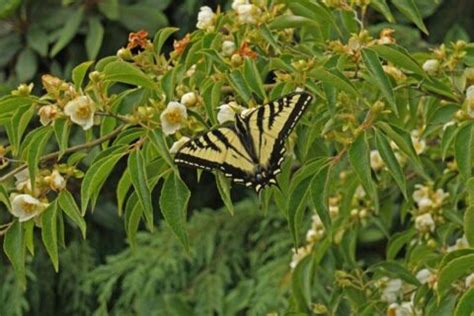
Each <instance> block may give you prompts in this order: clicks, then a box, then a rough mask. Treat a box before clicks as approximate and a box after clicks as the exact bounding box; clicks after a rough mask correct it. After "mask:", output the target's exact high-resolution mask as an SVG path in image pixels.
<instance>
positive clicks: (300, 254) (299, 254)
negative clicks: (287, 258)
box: [290, 245, 312, 269]
mask: <svg viewBox="0 0 474 316" xmlns="http://www.w3.org/2000/svg"><path fill="white" fill-rule="evenodd" d="M311 249H312V246H311V245H307V246H305V247H299V248H298V250H295V248H293V249H292V250H293V257H292V258H291V262H290V268H291V269H294V268H296V266H297V265H298V263H299V262H300V261H301V260H302V259H303V258H304V257H306V256H307V255H309V254H310V253H311Z"/></svg>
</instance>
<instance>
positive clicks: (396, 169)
mask: <svg viewBox="0 0 474 316" xmlns="http://www.w3.org/2000/svg"><path fill="white" fill-rule="evenodd" d="M375 142H376V144H377V149H378V151H379V153H380V156H381V157H382V160H383V161H384V163H385V165H386V166H387V168H388V171H389V172H390V174H391V175H392V177H393V179H394V180H395V182H396V183H397V185H398V186H399V187H400V190H401V191H402V194H403V196H404V197H405V199H407V200H408V193H407V185H406V180H405V174H404V173H403V170H402V167H401V166H400V164H399V163H398V160H397V157H396V156H395V154H394V153H393V150H392V147H390V143H389V142H388V139H387V137H386V136H385V135H384V134H382V133H380V132H378V131H375Z"/></svg>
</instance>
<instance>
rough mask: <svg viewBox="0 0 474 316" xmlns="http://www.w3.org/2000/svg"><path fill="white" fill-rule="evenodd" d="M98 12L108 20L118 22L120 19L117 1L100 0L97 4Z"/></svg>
mask: <svg viewBox="0 0 474 316" xmlns="http://www.w3.org/2000/svg"><path fill="white" fill-rule="evenodd" d="M97 7H98V8H99V11H100V12H101V13H102V14H103V15H105V16H106V17H107V19H109V20H113V21H115V20H118V19H119V17H120V4H119V0H101V1H99V3H98V4H97Z"/></svg>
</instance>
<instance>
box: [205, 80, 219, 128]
mask: <svg viewBox="0 0 474 316" xmlns="http://www.w3.org/2000/svg"><path fill="white" fill-rule="evenodd" d="M223 85H224V81H219V82H216V83H212V84H209V85H208V86H207V87H206V88H205V89H204V91H203V92H202V97H203V99H204V106H205V107H206V114H207V117H208V118H209V120H210V121H211V125H216V124H217V123H218V122H217V115H216V109H217V108H218V106H219V104H220V102H221V95H222V92H221V90H222V86H223Z"/></svg>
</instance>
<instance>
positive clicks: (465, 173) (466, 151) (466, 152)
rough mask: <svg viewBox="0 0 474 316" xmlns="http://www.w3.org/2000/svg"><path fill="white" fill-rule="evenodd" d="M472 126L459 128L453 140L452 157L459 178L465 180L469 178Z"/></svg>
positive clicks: (467, 125) (466, 125)
mask: <svg viewBox="0 0 474 316" xmlns="http://www.w3.org/2000/svg"><path fill="white" fill-rule="evenodd" d="M471 147H472V124H471V123H468V124H465V125H464V126H462V127H460V129H459V132H458V133H457V135H456V139H455V140H454V157H455V158H456V162H457V165H458V168H459V172H460V173H461V176H462V177H463V178H464V179H465V180H467V179H469V178H470V177H471V170H472V165H471V160H472V148H471Z"/></svg>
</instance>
